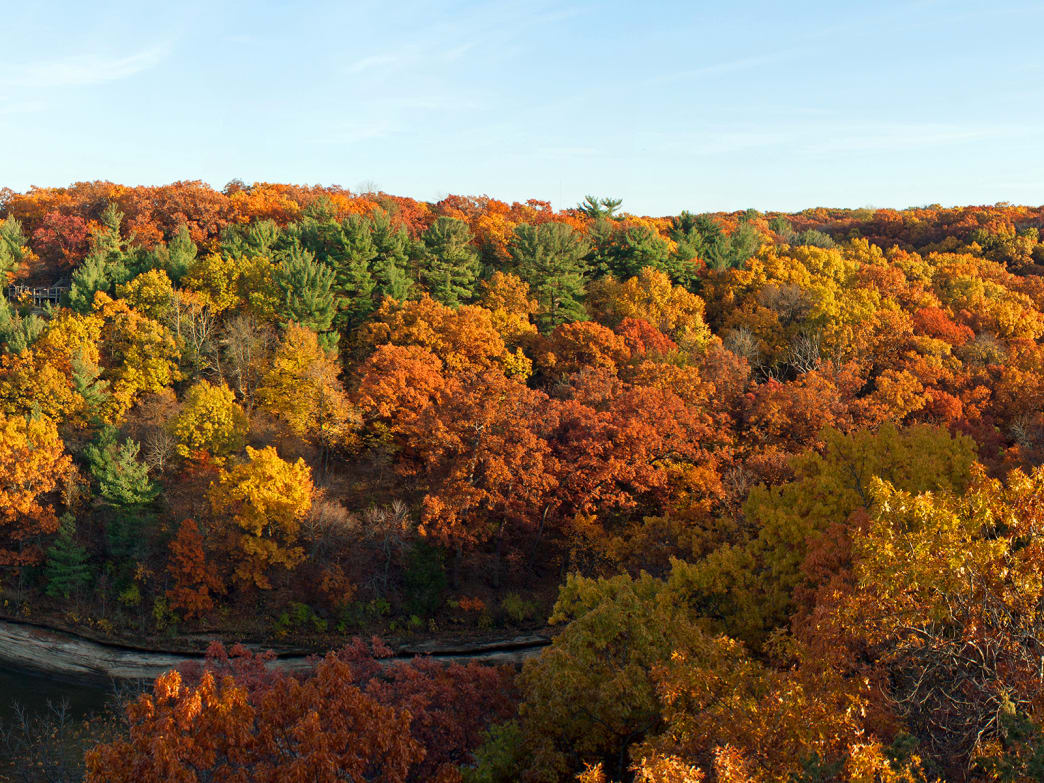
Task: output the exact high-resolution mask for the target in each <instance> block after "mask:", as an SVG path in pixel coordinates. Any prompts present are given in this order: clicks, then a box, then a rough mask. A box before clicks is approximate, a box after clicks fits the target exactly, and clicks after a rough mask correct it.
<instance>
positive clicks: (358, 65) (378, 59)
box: [345, 54, 402, 73]
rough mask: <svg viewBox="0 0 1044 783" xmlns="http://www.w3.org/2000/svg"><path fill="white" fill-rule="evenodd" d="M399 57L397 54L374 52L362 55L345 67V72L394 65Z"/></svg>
mask: <svg viewBox="0 0 1044 783" xmlns="http://www.w3.org/2000/svg"><path fill="white" fill-rule="evenodd" d="M401 59H402V57H401V56H400V55H397V54H375V55H371V56H369V57H363V58H362V59H361V60H356V61H355V62H354V63H352V64H351V65H349V66H348V67H347V68H345V73H362V72H363V71H369V70H371V69H373V68H380V67H382V66H386V65H394V64H396V63H398V62H399V61H400V60H401Z"/></svg>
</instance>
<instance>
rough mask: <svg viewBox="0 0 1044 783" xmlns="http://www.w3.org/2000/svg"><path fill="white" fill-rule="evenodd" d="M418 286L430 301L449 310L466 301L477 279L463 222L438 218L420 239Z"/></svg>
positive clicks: (476, 263)
mask: <svg viewBox="0 0 1044 783" xmlns="http://www.w3.org/2000/svg"><path fill="white" fill-rule="evenodd" d="M418 249H419V250H420V255H421V282H423V283H424V285H425V287H426V288H427V289H428V293H430V294H431V296H432V298H433V299H436V300H438V301H440V302H442V303H443V304H444V305H447V306H449V307H457V306H458V305H460V304H463V303H464V302H467V301H469V300H470V299H471V298H472V296H473V295H474V293H475V282H476V280H477V279H478V273H479V261H478V253H476V252H475V248H473V247H472V246H471V229H469V228H468V224H467V223H465V222H464V221H463V220H457V219H456V218H450V217H440V218H439V219H437V220H436V221H435V222H434V223H432V224H431V226H430V227H429V228H428V230H427V231H425V232H424V233H423V234H422V235H421V242H420V247H419V248H418Z"/></svg>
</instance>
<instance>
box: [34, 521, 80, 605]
mask: <svg viewBox="0 0 1044 783" xmlns="http://www.w3.org/2000/svg"><path fill="white" fill-rule="evenodd" d="M44 577H45V578H46V579H47V595H49V596H51V597H52V598H58V597H62V598H69V597H70V596H72V595H74V594H76V593H78V592H80V591H81V590H83V589H84V588H86V587H87V585H89V584H90V583H91V568H90V565H89V563H88V558H87V550H86V549H84V548H83V547H82V546H80V545H79V544H78V543H76V522H75V520H74V519H73V517H72V515H71V514H65V515H63V516H62V519H61V522H60V525H59V528H58V537H57V538H56V539H55V541H54V543H53V544H52V545H51V548H50V549H48V550H47V562H46V565H45V566H44Z"/></svg>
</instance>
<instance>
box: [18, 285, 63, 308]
mask: <svg viewBox="0 0 1044 783" xmlns="http://www.w3.org/2000/svg"><path fill="white" fill-rule="evenodd" d="M68 291H69V286H67V285H52V286H30V285H9V286H7V298H8V299H10V300H11V301H12V302H24V301H27V300H29V299H31V300H32V302H33V305H34V306H35V307H43V305H44V303H49V304H58V303H59V302H61V301H62V297H63V296H65V294H66V293H68Z"/></svg>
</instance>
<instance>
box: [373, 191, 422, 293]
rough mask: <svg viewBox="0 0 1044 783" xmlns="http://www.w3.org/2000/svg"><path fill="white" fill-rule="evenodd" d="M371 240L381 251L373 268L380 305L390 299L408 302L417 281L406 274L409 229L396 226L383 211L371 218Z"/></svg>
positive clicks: (377, 249)
mask: <svg viewBox="0 0 1044 783" xmlns="http://www.w3.org/2000/svg"><path fill="white" fill-rule="evenodd" d="M370 238H371V239H372V240H373V246H374V248H375V249H376V251H377V256H376V257H375V258H374V259H373V261H372V262H371V268H372V271H373V279H374V283H375V285H376V288H375V289H374V293H375V295H376V298H377V300H378V302H379V301H380V300H382V299H384V297H386V296H390V297H391V298H392V299H395V300H397V301H399V302H401V301H403V300H405V299H408V298H409V297H410V294H411V292H412V289H413V281H412V280H411V279H410V276H409V273H408V272H407V271H406V267H407V263H408V261H409V247H410V238H409V235H408V234H407V233H406V229H405V228H403V227H402V226H395V225H393V224H392V220H391V217H390V216H389V215H388V213H387V212H385V211H384V210H382V209H379V210H377V211H376V212H374V213H373V215H372V216H371V217H370Z"/></svg>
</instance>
